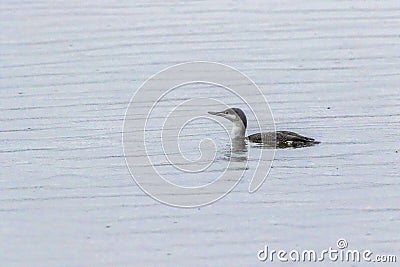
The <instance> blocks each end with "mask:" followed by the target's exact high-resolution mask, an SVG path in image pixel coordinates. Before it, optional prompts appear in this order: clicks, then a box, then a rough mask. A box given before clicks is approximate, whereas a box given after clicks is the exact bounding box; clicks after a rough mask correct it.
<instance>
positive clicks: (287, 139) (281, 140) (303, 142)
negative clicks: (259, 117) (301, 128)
mask: <svg viewBox="0 0 400 267" xmlns="http://www.w3.org/2000/svg"><path fill="white" fill-rule="evenodd" d="M247 139H248V140H249V141H250V142H254V143H263V144H267V145H274V146H275V145H276V146H277V147H301V146H310V145H313V144H319V142H318V141H315V139H314V138H310V137H306V136H303V135H300V134H297V133H294V132H289V131H277V132H265V133H256V134H252V135H249V136H248V137H247Z"/></svg>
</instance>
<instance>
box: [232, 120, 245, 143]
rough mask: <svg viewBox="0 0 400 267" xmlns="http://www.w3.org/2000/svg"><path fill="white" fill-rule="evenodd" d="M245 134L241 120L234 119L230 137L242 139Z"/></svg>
mask: <svg viewBox="0 0 400 267" xmlns="http://www.w3.org/2000/svg"><path fill="white" fill-rule="evenodd" d="M245 135H246V128H245V127H244V125H243V123H242V122H241V121H234V122H233V127H232V131H231V138H232V139H244V138H245Z"/></svg>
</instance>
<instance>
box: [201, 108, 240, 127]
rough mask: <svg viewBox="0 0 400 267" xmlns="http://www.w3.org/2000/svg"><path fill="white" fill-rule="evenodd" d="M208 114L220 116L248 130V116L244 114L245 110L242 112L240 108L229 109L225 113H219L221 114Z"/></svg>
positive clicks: (210, 112)
mask: <svg viewBox="0 0 400 267" xmlns="http://www.w3.org/2000/svg"><path fill="white" fill-rule="evenodd" d="M208 113H209V114H211V115H215V116H220V117H223V118H225V119H228V120H230V121H231V122H233V123H234V124H240V123H241V124H242V125H243V126H244V129H246V128H247V119H246V115H245V114H244V112H243V110H241V109H240V108H228V109H225V110H223V111H219V112H212V111H209V112H208Z"/></svg>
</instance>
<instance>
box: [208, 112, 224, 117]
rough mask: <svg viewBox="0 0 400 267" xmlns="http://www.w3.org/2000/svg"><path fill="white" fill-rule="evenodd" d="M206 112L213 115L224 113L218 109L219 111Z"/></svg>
mask: <svg viewBox="0 0 400 267" xmlns="http://www.w3.org/2000/svg"><path fill="white" fill-rule="evenodd" d="M208 114H211V115H215V116H222V114H224V113H223V112H222V111H220V112H214V111H209V112H208Z"/></svg>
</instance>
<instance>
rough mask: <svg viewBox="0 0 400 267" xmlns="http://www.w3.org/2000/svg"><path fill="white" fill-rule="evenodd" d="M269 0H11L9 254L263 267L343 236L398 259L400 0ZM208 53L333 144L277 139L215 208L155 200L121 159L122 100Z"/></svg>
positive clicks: (1, 18) (3, 135)
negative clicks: (264, 170)
mask: <svg viewBox="0 0 400 267" xmlns="http://www.w3.org/2000/svg"><path fill="white" fill-rule="evenodd" d="M264 2H265V1H255V2H246V3H243V2H219V3H214V2H211V1H210V2H208V1H189V2H185V3H183V2H178V1H170V2H167V3H165V2H161V1H160V2H157V1H156V2H142V1H139V2H138V1H122V2H121V1H111V2H110V1H108V2H106V1H104V2H103V1H100V2H96V3H91V2H85V1H65V2H53V1H49V2H47V1H35V2H24V1H16V2H15V1H5V2H2V4H1V6H0V28H1V35H0V85H1V89H0V140H1V142H0V163H1V169H0V217H1V218H0V239H1V242H0V263H1V264H0V265H4V266H27V265H38V266H60V265H61V266H146V265H150V266H159V265H160V266H164V265H169V266H177V265H178V266H254V265H257V264H260V265H266V264H269V263H268V262H266V263H261V262H259V261H258V259H257V251H259V250H260V249H263V248H264V246H265V245H268V246H269V247H270V248H271V249H275V250H279V249H285V250H288V251H290V250H292V249H299V250H302V249H315V250H317V251H321V250H323V249H327V248H329V247H336V241H337V240H338V239H339V238H345V239H346V240H347V241H348V244H349V248H350V249H359V250H364V249H369V250H371V251H373V252H374V254H382V255H383V254H393V255H397V258H398V260H399V257H400V246H399V245H400V236H399V231H398V229H400V207H399V196H400V195H399V192H400V181H399V171H400V167H399V159H400V152H399V150H400V145H399V133H400V123H399V122H400V109H399V101H400V94H399V93H400V89H399V84H400V71H399V70H400V54H399V51H400V49H399V48H400V35H399V29H400V3H399V1H395V0H393V1H331V2H327V1H322V0H321V1H297V2H295V1H268V2H267V3H264ZM196 60H202V61H204V60H205V61H215V62H220V63H223V64H227V65H230V66H232V67H234V68H237V69H238V70H240V71H242V72H243V73H245V74H246V75H248V76H249V77H250V78H251V79H252V80H254V81H255V82H256V83H257V84H258V85H259V87H260V88H261V90H262V91H263V93H264V95H265V96H266V97H267V99H268V102H269V104H270V107H271V109H272V112H273V115H274V118H275V122H276V127H277V129H279V130H291V131H296V132H299V133H300V134H304V135H306V136H311V137H314V138H316V139H317V140H320V141H321V142H322V143H321V144H319V145H317V146H314V147H308V148H301V149H282V150H277V151H276V155H275V160H274V162H273V167H272V169H271V172H270V174H269V176H268V178H267V180H266V182H265V183H264V184H263V186H262V187H261V188H260V189H259V190H258V191H257V192H256V193H254V194H249V193H248V191H247V189H248V185H249V182H250V181H249V177H247V176H246V175H245V176H244V177H243V179H242V181H241V182H240V183H239V184H238V186H237V187H236V188H235V189H234V190H233V192H232V193H230V194H229V195H227V196H226V197H225V198H223V199H222V200H220V201H218V202H216V203H214V204H213V205H209V206H206V207H202V208H198V209H178V208H172V207H168V206H165V205H163V204H160V203H159V202H157V201H155V200H153V199H152V198H150V197H149V196H147V195H146V194H145V193H144V192H143V191H141V190H140V189H139V187H138V186H137V185H136V184H135V183H134V182H133V181H132V178H131V176H130V173H129V171H128V168H127V166H126V164H125V160H124V156H123V149H122V141H121V132H122V125H123V119H124V115H125V111H126V109H127V107H128V104H129V101H130V99H131V97H132V95H133V93H134V92H135V91H136V90H137V89H138V88H139V86H140V85H141V84H142V83H143V82H144V81H145V80H146V79H147V78H148V77H149V76H150V75H152V74H154V73H156V72H158V71H161V70H162V69H164V68H166V67H169V66H171V65H173V64H176V63H181V62H187V61H196ZM207 92H208V95H207V97H208V96H210V95H213V92H215V91H214V88H212V87H210V88H209V89H208V91H207ZM185 97H186V98H188V97H190V95H188V96H182V98H185ZM260 103H261V101H257V100H256V99H255V100H254V102H253V103H251V105H259V104H260ZM138 112H146V110H141V109H140V108H139V107H138ZM188 112H190V111H188ZM210 126H211V124H210ZM199 127H200V126H199ZM255 127H256V126H255V124H253V120H252V119H251V118H249V128H248V131H247V133H248V134H251V133H254V132H255V131H256V128H255ZM195 129H196V127H194V128H193V129H192V131H191V132H196V130H195ZM199 129H200V128H198V130H199ZM201 130H202V131H201V133H202V134H206V135H210V136H212V135H217V136H219V134H220V132H219V130H218V129H217V128H215V127H212V126H211V127H208V122H206V121H204V125H203V126H202V127H201ZM199 132H200V131H199ZM186 134H187V133H186ZM189 139H190V138H189ZM183 140H184V139H183ZM187 141H188V142H186V143H184V144H186V146H187V148H191V147H192V146H193V145H195V144H197V143H196V142H190V140H187ZM218 144H219V146H220V147H221V149H222V150H221V151H222V152H221V153H220V154H218V155H217V161H216V164H217V165H215V166H214V167H213V168H215V170H219V169H221V168H223V164H225V163H226V159H225V154H224V153H223V151H224V149H226V144H227V142H226V140H224V139H223V138H221V140H218ZM196 148H197V145H196ZM194 152H195V151H194V150H193V153H194ZM158 156H162V155H161V154H160V153H159V154H157V151H155V155H154V157H158ZM193 156H195V153H194V155H193ZM253 168H254V166H252V162H251V161H250V162H249V166H248V170H249V171H251V170H253ZM169 177H170V178H171V179H175V182H177V183H184V184H185V183H186V184H189V185H193V184H198V183H200V184H201V183H204V182H209V181H210V180H212V176H209V175H208V174H207V173H205V174H204V175H200V176H198V177H197V178H196V179H193V180H184V179H183V176H181V175H175V174H174V173H171V174H170V176H169ZM281 264H282V263H279V262H278V263H277V265H281ZM303 264H304V266H309V263H303ZM320 264H321V266H324V264H326V263H320ZM336 264H339V263H335V265H336ZM299 265H302V264H299ZM344 265H349V264H348V263H344ZM352 265H353V266H363V265H364V263H354V264H352ZM385 266H386V265H385ZM388 266H389V264H388Z"/></svg>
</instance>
